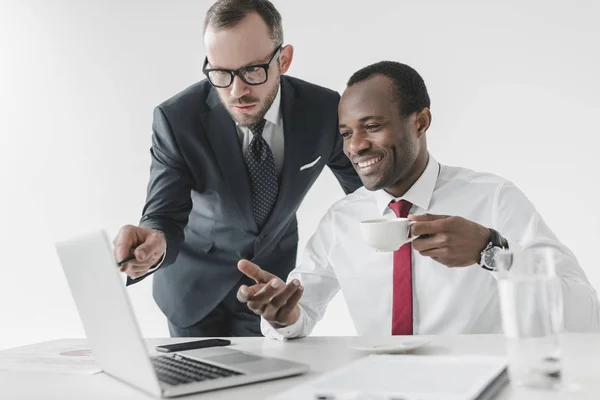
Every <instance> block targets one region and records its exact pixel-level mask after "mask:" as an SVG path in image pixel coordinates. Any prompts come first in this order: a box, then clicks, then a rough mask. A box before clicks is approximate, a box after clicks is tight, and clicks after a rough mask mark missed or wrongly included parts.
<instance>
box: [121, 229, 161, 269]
mask: <svg viewBox="0 0 600 400" xmlns="http://www.w3.org/2000/svg"><path fill="white" fill-rule="evenodd" d="M113 245H114V246H115V250H114V255H115V259H116V260H117V262H121V261H123V260H124V259H126V258H127V257H129V256H131V255H135V260H133V261H130V262H128V263H127V264H125V265H123V266H122V267H121V272H125V273H126V274H127V276H129V277H130V278H132V279H135V278H138V277H140V276H142V275H144V274H145V273H146V272H148V270H149V269H150V268H152V267H153V266H155V265H156V264H158V262H159V261H160V259H161V257H162V256H163V254H164V253H165V251H166V249H167V241H166V240H165V237H164V235H163V233H162V232H159V231H155V230H153V229H148V228H142V227H139V226H133V225H125V226H124V227H122V228H121V229H120V230H119V233H118V234H117V237H115V240H113Z"/></svg>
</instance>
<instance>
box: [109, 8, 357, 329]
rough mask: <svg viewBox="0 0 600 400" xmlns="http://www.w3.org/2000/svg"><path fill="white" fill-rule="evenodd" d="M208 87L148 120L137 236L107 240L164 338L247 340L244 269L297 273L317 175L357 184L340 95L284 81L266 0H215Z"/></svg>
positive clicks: (132, 232)
mask: <svg viewBox="0 0 600 400" xmlns="http://www.w3.org/2000/svg"><path fill="white" fill-rule="evenodd" d="M204 29H205V31H204V44H205V48H206V53H207V57H206V60H205V61H204V65H203V72H204V74H205V75H206V77H207V79H206V80H204V81H201V82H199V83H197V84H195V85H193V86H191V87H190V88H188V89H186V90H184V91H183V92H181V93H179V94H177V95H175V96H174V97H172V98H170V99H169V100H167V101H165V102H164V103H162V104H161V105H160V106H158V107H157V108H156V109H155V111H154V124H153V135H152V149H151V156H152V164H151V169H150V182H149V185H148V194H147V199H146V204H145V206H144V209H143V216H142V218H141V221H140V224H139V226H137V227H136V226H131V225H127V226H124V227H123V228H121V230H120V231H119V233H118V234H117V237H116V238H115V240H114V244H115V250H114V251H115V258H116V259H117V261H122V260H124V259H127V258H130V257H131V256H134V257H135V258H134V259H133V260H132V261H130V262H128V263H126V264H124V265H123V266H122V268H121V270H122V271H123V272H125V273H126V274H127V275H128V284H131V283H135V282H138V281H140V280H142V279H144V278H145V277H147V276H149V275H150V274H152V273H154V283H153V295H154V298H155V300H156V302H157V304H158V305H159V307H160V309H161V310H162V311H163V313H164V314H165V315H166V316H167V319H168V322H169V329H170V332H171V335H172V336H256V335H260V334H261V332H260V318H259V317H258V316H257V315H256V314H254V313H253V312H251V311H250V310H249V309H248V308H247V307H246V306H245V305H244V304H242V303H240V302H238V301H237V299H236V293H237V290H238V288H239V287H240V286H241V285H248V284H250V283H251V282H252V281H251V280H250V279H249V278H248V277H246V276H244V275H243V274H241V273H240V272H239V271H238V269H237V268H236V264H237V262H238V260H239V259H240V258H245V259H251V260H253V261H255V262H256V263H258V264H259V265H261V266H263V268H265V269H266V270H268V271H270V272H271V273H272V274H274V275H276V276H279V277H281V278H282V279H284V278H285V277H287V275H288V274H289V273H290V271H292V269H293V268H294V267H295V261H296V252H297V244H298V228H297V221H296V211H297V209H298V207H299V205H300V203H301V201H302V199H303V198H304V196H305V194H306V193H307V191H308V190H309V189H310V187H311V186H312V184H313V183H314V182H315V180H316V179H317V177H318V176H319V175H320V173H321V171H322V169H323V167H324V166H325V165H327V166H328V167H329V168H330V169H331V171H332V172H333V173H334V175H335V176H336V177H337V179H338V180H339V182H340V184H341V186H342V188H343V189H344V191H345V192H346V193H350V192H353V191H354V190H355V189H357V188H358V187H360V186H361V183H360V179H359V178H358V175H357V174H356V172H355V170H354V168H353V167H352V165H351V163H350V161H349V160H348V159H347V157H346V156H345V155H344V153H343V150H342V147H343V145H342V139H341V137H340V136H339V134H338V132H337V105H338V102H339V98H340V97H339V95H338V93H336V92H334V91H331V90H328V89H325V88H322V87H319V86H316V85H313V84H310V83H307V82H304V81H301V80H299V79H295V78H291V77H288V76H285V75H283V74H285V72H286V71H287V70H288V69H289V67H290V63H291V61H292V58H293V52H294V49H293V47H292V46H291V45H283V32H282V26H281V16H280V15H279V12H278V11H277V10H276V9H275V7H274V6H273V5H272V4H271V3H270V2H269V1H268V0H218V1H217V2H216V3H215V4H214V5H213V6H212V7H211V8H210V9H209V10H208V12H207V14H206V17H205V24H204Z"/></svg>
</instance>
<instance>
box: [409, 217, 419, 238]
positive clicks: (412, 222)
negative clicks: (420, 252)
mask: <svg viewBox="0 0 600 400" xmlns="http://www.w3.org/2000/svg"><path fill="white" fill-rule="evenodd" d="M416 222H417V221H410V222H409V223H408V227H409V228H410V227H411V226H413V225H414V224H415V223H416ZM409 233H410V232H409ZM418 238H419V236H411V237H409V238H407V239H406V243H410V242H412V241H413V240H415V239H418Z"/></svg>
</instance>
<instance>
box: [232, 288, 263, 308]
mask: <svg viewBox="0 0 600 400" xmlns="http://www.w3.org/2000/svg"><path fill="white" fill-rule="evenodd" d="M263 286H264V283H259V284H256V285H252V286H246V285H241V286H240V288H239V289H238V291H237V298H238V300H239V301H241V302H242V303H247V302H248V301H250V299H251V297H252V296H254V295H255V294H256V293H257V292H259V291H260V290H261V289H262V288H263Z"/></svg>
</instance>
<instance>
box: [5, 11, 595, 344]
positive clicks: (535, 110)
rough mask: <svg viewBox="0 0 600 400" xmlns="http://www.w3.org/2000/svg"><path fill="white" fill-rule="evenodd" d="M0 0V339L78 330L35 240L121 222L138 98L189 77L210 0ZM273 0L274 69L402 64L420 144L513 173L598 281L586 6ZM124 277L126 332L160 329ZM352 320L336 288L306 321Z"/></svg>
mask: <svg viewBox="0 0 600 400" xmlns="http://www.w3.org/2000/svg"><path fill="white" fill-rule="evenodd" d="M484 3H485V4H484ZM0 4H1V5H0V61H1V62H0V222H1V225H0V252H1V254H2V265H1V267H0V271H2V273H1V274H0V321H1V322H0V323H1V326H0V348H7V347H12V346H17V345H22V344H27V343H31V342H36V341H43V340H49V339H54V338H59V337H81V336H83V335H84V332H83V329H82V326H81V323H80V320H79V317H78V315H77V312H76V309H75V306H74V303H73V300H72V298H71V294H70V292H69V289H68V286H67V284H66V281H65V278H64V275H63V272H62V269H61V267H60V265H59V263H58V259H57V256H56V254H55V252H54V247H53V243H54V242H55V241H57V240H60V239H64V238H67V237H69V236H73V235H76V234H79V233H82V232H85V231H88V230H91V229H96V228H104V229H107V230H108V232H109V233H110V234H111V236H112V235H114V234H115V233H116V232H117V230H118V228H119V227H120V226H121V225H123V224H127V223H133V224H135V223H137V221H138V219H139V217H140V212H141V209H142V206H143V203H144V199H145V190H146V184H147V178H148V171H149V162H150V157H149V146H150V135H151V122H152V121H151V118H152V109H153V107H155V106H156V105H157V104H159V103H160V102H162V101H163V100H165V99H167V98H168V97H170V96H172V95H174V94H176V93H177V92H179V91H181V90H183V89H184V88H186V87H188V86H189V85H191V84H193V83H194V82H197V81H198V80H201V79H203V76H202V72H201V67H202V61H203V59H204V49H203V45H202V21H203V17H204V13H205V11H206V10H207V9H208V7H209V6H210V4H211V2H209V1H199V0H195V1H191V0H180V1H168V2H167V1H159V0H152V1H148V0H145V1H141V0H140V1H133V0H130V1H116V0H115V1H102V2H88V1H76V0H72V1H66V0H54V1H52V2H49V1H44V0H40V1H31V0H29V1H26V0H19V1H5V0H0ZM275 4H276V6H277V7H278V9H279V10H280V12H281V14H282V16H283V20H284V30H285V43H286V44H287V43H290V44H293V45H294V46H295V56H294V60H293V64H292V67H291V69H290V71H289V74H290V75H293V76H296V77H299V78H302V79H305V80H308V81H311V82H314V83H317V84H320V85H323V86H327V87H329V88H332V89H335V90H338V91H340V92H341V91H343V90H344V86H345V82H346V80H347V79H348V78H349V76H350V75H351V74H352V73H353V72H354V71H356V70H358V69H359V68H361V67H363V66H366V65H367V64H370V63H373V62H376V61H380V60H384V59H387V60H396V61H401V62H404V63H407V64H409V65H411V66H413V67H414V68H415V69H417V71H419V72H420V73H421V75H422V76H423V77H424V79H425V82H426V84H427V86H428V89H429V93H430V96H431V99H432V107H431V110H432V114H433V124H432V126H431V129H430V130H429V132H428V142H429V148H430V151H431V153H432V154H433V155H434V156H435V157H436V158H437V160H438V161H440V162H441V163H444V164H449V165H460V166H464V167H468V168H471V169H475V170H480V171H487V172H493V173H496V174H498V175H501V176H503V177H505V178H507V179H509V180H511V181H513V182H515V183H516V184H517V185H518V186H519V187H520V188H521V189H522V190H523V191H524V192H525V193H526V194H527V195H528V196H529V198H530V199H531V200H532V201H533V202H534V204H535V205H536V206H537V208H538V210H539V211H540V213H541V214H542V216H543V217H544V218H545V220H546V221H547V223H548V224H549V225H550V227H551V228H552V229H553V230H554V231H555V233H556V234H557V235H558V236H559V238H560V239H561V240H562V241H563V242H565V243H566V244H567V245H568V246H569V247H570V248H571V249H572V250H573V251H574V252H575V254H576V255H577V257H578V259H579V261H580V263H581V265H582V266H583V268H584V270H585V271H586V273H587V274H588V276H589V278H590V280H591V282H592V284H593V285H594V286H595V287H596V288H599V287H600V270H599V264H600V263H599V261H598V247H599V246H598V243H599V241H600V233H599V228H600V218H599V215H600V214H599V212H598V205H597V203H598V182H600V168H599V167H598V164H597V159H598V135H599V134H600V122H599V119H598V117H599V116H600V97H599V93H600V81H599V79H598V71H600V56H599V54H600V52H599V51H598V48H599V43H600V25H599V24H598V23H597V18H598V16H599V15H600V6H599V3H598V2H596V1H594V0H587V1H585V0H581V1H556V2H548V1H539V2H535V1H522V0H518V1H506V0H497V1H487V2H480V1H460V2H459V1H452V2H449V1H445V0H438V1H434V0H420V1H418V2H417V1H410V2H409V1H395V0H387V1H386V0H370V1H368V2H356V3H354V4H352V3H351V2H341V1H329V0H302V1H292V0H276V1H275ZM342 194H343V193H342V191H341V189H340V188H339V185H337V183H336V181H335V179H334V178H333V175H332V174H331V173H330V172H329V170H326V171H324V173H323V174H322V175H321V177H320V178H319V180H318V181H317V183H316V184H315V186H314V187H313V189H312V190H311V191H310V193H309V195H308V196H307V198H306V199H305V201H304V203H303V205H302V208H301V209H300V211H299V215H298V217H299V221H300V223H299V229H300V252H301V251H302V248H303V246H304V244H305V243H306V241H307V240H308V238H309V237H310V235H311V233H312V232H313V231H314V229H315V227H316V225H317V223H318V221H319V219H320V218H321V217H322V216H323V214H324V213H325V212H326V210H327V208H328V207H329V206H330V205H331V204H332V203H333V202H334V201H336V200H337V199H339V198H341V196H342ZM127 290H128V292H129V293H130V296H131V300H132V303H133V305H134V307H135V311H136V314H137V317H138V320H139V323H140V325H141V327H142V331H143V334H144V335H145V336H147V337H161V336H163V337H164V336H168V329H167V325H166V321H165V319H164V317H163V315H162V314H161V312H160V311H159V309H158V308H157V306H156V305H155V303H154V300H153V299H152V297H151V279H148V280H145V281H144V282H143V283H141V284H139V285H135V286H133V287H131V288H128V289H127ZM365 295H366V296H368V293H365ZM99 301H101V300H99ZM354 333H355V331H354V328H353V326H352V323H351V321H350V320H349V318H348V314H347V310H346V308H345V304H344V302H343V298H342V297H341V296H338V297H336V298H335V300H334V301H333V303H332V304H331V305H330V307H329V309H328V312H327V315H326V316H325V318H324V320H323V321H322V322H321V323H320V324H319V325H318V326H317V328H316V329H315V332H314V334H319V335H352V334H354Z"/></svg>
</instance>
